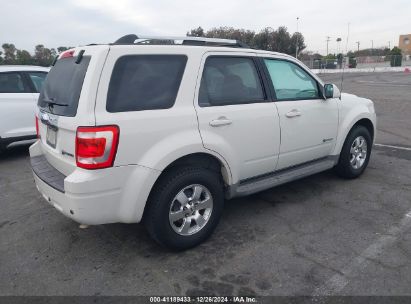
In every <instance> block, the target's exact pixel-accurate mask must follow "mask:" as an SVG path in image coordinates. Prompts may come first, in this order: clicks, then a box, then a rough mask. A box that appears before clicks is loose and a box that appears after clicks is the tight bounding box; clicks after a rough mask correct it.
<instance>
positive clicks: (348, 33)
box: [340, 22, 350, 100]
mask: <svg viewBox="0 0 411 304" xmlns="http://www.w3.org/2000/svg"><path fill="white" fill-rule="evenodd" d="M349 37H350V23H349V22H348V31H347V41H346V43H345V54H346V55H348V39H349ZM344 59H345V58H344V56H342V60H343V61H344ZM342 64H343V70H342V74H341V90H340V100H341V96H342V92H343V84H344V71H345V64H346V63H345V62H343V63H342ZM348 64H350V59H349V58H348Z"/></svg>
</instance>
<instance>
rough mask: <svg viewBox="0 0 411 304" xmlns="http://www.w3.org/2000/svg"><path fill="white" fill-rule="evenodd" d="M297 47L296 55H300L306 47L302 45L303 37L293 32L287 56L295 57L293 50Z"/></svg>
mask: <svg viewBox="0 0 411 304" xmlns="http://www.w3.org/2000/svg"><path fill="white" fill-rule="evenodd" d="M296 46H298V54H300V52H301V51H303V50H304V49H305V48H306V47H307V46H306V45H305V43H304V36H303V35H302V34H301V33H299V32H295V33H294V34H293V35H292V36H291V39H290V50H289V52H288V53H289V54H294V55H295V51H296V50H295V48H296Z"/></svg>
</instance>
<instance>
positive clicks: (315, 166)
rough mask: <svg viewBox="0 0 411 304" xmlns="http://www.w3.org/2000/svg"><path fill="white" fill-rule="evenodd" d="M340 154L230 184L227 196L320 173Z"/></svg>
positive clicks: (258, 189)
mask: <svg viewBox="0 0 411 304" xmlns="http://www.w3.org/2000/svg"><path fill="white" fill-rule="evenodd" d="M337 161H338V156H330V157H325V158H321V159H318V160H314V161H311V162H308V163H304V164H301V165H297V166H293V167H291V168H286V169H283V170H280V171H277V172H273V173H269V174H265V175H263V176H257V177H253V178H250V179H247V180H244V181H241V182H240V183H238V184H235V185H233V186H230V187H229V189H228V191H227V198H229V199H230V198H233V197H238V196H246V195H250V194H253V193H256V192H260V191H263V190H267V189H270V188H272V187H275V186H279V185H281V184H285V183H287V182H290V181H293V180H297V179H300V178H303V177H306V176H309V175H312V174H315V173H319V172H322V171H325V170H328V169H331V168H332V167H334V166H335V164H336V163H337Z"/></svg>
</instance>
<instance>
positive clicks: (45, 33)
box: [0, 0, 411, 54]
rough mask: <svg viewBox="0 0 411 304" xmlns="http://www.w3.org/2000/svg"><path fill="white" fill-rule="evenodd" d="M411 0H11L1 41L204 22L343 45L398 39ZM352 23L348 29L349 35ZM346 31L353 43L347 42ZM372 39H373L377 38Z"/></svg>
mask: <svg viewBox="0 0 411 304" xmlns="http://www.w3.org/2000/svg"><path fill="white" fill-rule="evenodd" d="M410 15H411V1H410V0H391V1H382V0H373V1H371V0H357V1H355V0H344V1H332V0H327V1H325V0H306V1H301V0H300V1H297V0H282V1H279V0H254V1H251V0H236V1H234V0H207V1H204V0H173V1H165V0H134V1H133V0H111V1H110V0H36V1H34V0H12V1H7V2H6V1H4V2H3V3H2V5H1V9H0V29H1V30H0V44H3V43H6V42H7V43H13V44H14V45H15V46H16V47H17V48H18V49H26V50H28V51H30V52H33V51H34V46H35V45H37V44H43V45H45V46H46V47H48V48H53V47H54V48H57V47H58V46H78V45H85V44H89V43H107V42H114V41H115V40H116V39H117V38H119V37H121V36H123V35H125V34H132V33H134V34H137V35H138V34H140V35H155V36H159V35H169V36H185V34H186V32H187V31H189V30H190V29H192V28H196V27H198V26H201V27H203V28H204V29H205V30H207V29H210V28H212V27H219V26H232V27H235V28H244V29H250V30H254V31H259V30H261V29H263V28H265V27H272V28H274V29H276V28H278V27H279V26H286V27H287V28H288V31H289V32H290V33H293V32H295V31H297V17H299V22H298V30H299V31H300V32H301V33H302V34H303V35H304V38H305V43H306V45H307V50H310V51H313V52H319V53H322V54H325V53H326V39H327V38H326V37H327V36H329V37H330V42H329V52H330V53H334V52H337V48H338V44H337V42H336V39H337V38H342V42H341V44H340V48H341V49H342V50H343V51H345V50H346V49H348V50H356V49H357V44H356V42H357V41H359V42H360V49H363V48H371V46H372V43H373V45H374V47H376V48H377V47H384V46H388V45H389V43H390V45H391V47H393V46H395V45H398V39H399V35H400V34H408V33H411V16H410ZM348 29H349V35H348ZM347 36H348V44H347ZM372 41H373V42H372Z"/></svg>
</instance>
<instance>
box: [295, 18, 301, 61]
mask: <svg viewBox="0 0 411 304" xmlns="http://www.w3.org/2000/svg"><path fill="white" fill-rule="evenodd" d="M298 20H300V17H297V33H296V38H297V39H296V41H295V58H296V59H298V40H299V39H298V38H299V36H298V33H299V32H298Z"/></svg>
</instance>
